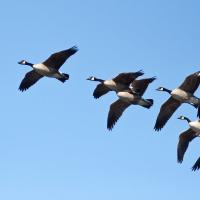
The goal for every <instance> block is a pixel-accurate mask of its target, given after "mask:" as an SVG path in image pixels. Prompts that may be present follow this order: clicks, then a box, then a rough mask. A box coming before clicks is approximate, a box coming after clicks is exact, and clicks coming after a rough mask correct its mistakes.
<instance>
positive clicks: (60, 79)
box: [57, 73, 69, 83]
mask: <svg viewBox="0 0 200 200" xmlns="http://www.w3.org/2000/svg"><path fill="white" fill-rule="evenodd" d="M62 75H63V77H62V78H57V79H58V80H59V81H61V82H62V83H64V82H65V81H66V80H68V79H69V74H65V73H62Z"/></svg>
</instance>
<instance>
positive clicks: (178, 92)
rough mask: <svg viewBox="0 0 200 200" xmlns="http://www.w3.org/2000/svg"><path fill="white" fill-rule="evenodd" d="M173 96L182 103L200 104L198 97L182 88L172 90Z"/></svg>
mask: <svg viewBox="0 0 200 200" xmlns="http://www.w3.org/2000/svg"><path fill="white" fill-rule="evenodd" d="M171 96H172V97H173V98H174V99H175V100H177V101H179V102H181V103H189V104H191V105H199V103H200V99H199V98H198V97H196V96H194V95H193V94H191V93H189V92H186V91H184V90H182V89H180V88H176V89H174V90H172V92H171Z"/></svg>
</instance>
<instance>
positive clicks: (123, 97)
mask: <svg viewBox="0 0 200 200" xmlns="http://www.w3.org/2000/svg"><path fill="white" fill-rule="evenodd" d="M117 96H118V97H119V98H120V99H121V100H123V101H126V102H133V101H134V100H135V97H134V95H132V94H130V93H128V92H118V93H117Z"/></svg>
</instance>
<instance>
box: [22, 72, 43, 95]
mask: <svg viewBox="0 0 200 200" xmlns="http://www.w3.org/2000/svg"><path fill="white" fill-rule="evenodd" d="M42 77H43V76H42V75H40V74H38V73H37V72H36V71H35V70H32V71H30V72H28V73H27V74H26V75H25V77H24V79H23V80H22V82H21V84H20V86H19V90H20V91H22V92H23V91H25V90H27V89H28V88H29V87H31V86H32V85H33V84H35V83H36V82H37V81H38V80H39V79H41V78H42Z"/></svg>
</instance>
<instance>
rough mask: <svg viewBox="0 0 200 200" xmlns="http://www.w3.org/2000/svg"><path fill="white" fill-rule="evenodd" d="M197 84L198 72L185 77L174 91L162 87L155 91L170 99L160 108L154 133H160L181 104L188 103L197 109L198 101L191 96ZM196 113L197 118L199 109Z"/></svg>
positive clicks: (199, 80) (199, 74)
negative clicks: (165, 94)
mask: <svg viewBox="0 0 200 200" xmlns="http://www.w3.org/2000/svg"><path fill="white" fill-rule="evenodd" d="M199 84H200V71H198V72H196V73H194V74H191V75H189V76H188V77H186V79H185V80H184V82H183V83H182V84H181V85H180V86H179V87H178V88H176V89H174V90H168V89H166V88H164V87H159V88H158V89H157V90H158V91H165V92H167V93H169V94H170V95H171V97H170V98H169V99H168V100H167V101H166V102H165V103H164V104H163V105H162V106H161V108H160V112H159V114H158V117H157V120H156V123H155V126H154V129H155V131H160V130H161V129H162V128H163V127H164V125H165V124H166V123H167V121H168V120H169V118H170V117H171V116H172V115H173V113H174V112H175V111H176V109H177V108H178V107H179V106H180V105H181V104H182V103H189V104H190V105H192V106H194V107H195V108H198V107H199V104H200V99H199V98H197V97H195V96H194V95H193V93H194V92H195V91H196V89H197V88H198V86H199ZM197 113H198V114H197V115H198V116H199V115H200V109H198V112H197Z"/></svg>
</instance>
